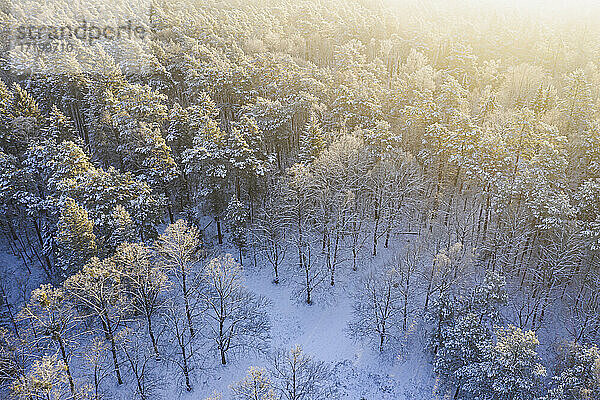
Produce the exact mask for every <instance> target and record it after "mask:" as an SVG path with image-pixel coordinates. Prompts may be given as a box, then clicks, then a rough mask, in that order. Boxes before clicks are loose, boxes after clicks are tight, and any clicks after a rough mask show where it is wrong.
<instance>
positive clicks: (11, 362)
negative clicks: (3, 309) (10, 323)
mask: <svg viewBox="0 0 600 400" xmlns="http://www.w3.org/2000/svg"><path fill="white" fill-rule="evenodd" d="M22 344H23V343H21V341H20V340H19V339H18V338H17V337H15V336H14V335H12V334H11V333H10V332H9V331H8V330H7V329H5V328H3V327H0V394H4V395H7V396H8V391H9V388H10V386H11V384H12V383H13V381H14V380H15V379H17V378H18V377H19V376H21V375H22V373H23V371H24V369H25V366H24V363H23V359H22V356H21V354H22Z"/></svg>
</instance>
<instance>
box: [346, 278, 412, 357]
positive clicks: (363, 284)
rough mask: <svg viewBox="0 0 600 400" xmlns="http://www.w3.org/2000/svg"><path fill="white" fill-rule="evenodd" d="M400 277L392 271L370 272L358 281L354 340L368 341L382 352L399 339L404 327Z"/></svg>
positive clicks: (354, 315)
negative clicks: (390, 343) (391, 342)
mask: <svg viewBox="0 0 600 400" xmlns="http://www.w3.org/2000/svg"><path fill="white" fill-rule="evenodd" d="M400 284H401V276H400V275H399V274H398V272H397V271H396V270H394V269H393V268H390V269H387V270H384V271H371V272H368V273H367V274H366V275H365V276H363V277H362V278H361V279H360V280H359V285H358V288H357V293H356V300H355V303H354V306H353V308H354V310H353V320H352V322H350V323H349V326H348V327H349V330H350V333H351V335H352V336H353V337H355V338H360V339H369V340H370V341H372V342H374V343H376V345H377V348H378V349H379V351H380V352H381V351H383V350H384V348H385V345H386V344H388V343H389V342H390V341H392V340H394V339H397V338H398V335H399V328H401V326H402V318H403V313H402V310H403V302H404V298H403V297H402V294H401V293H400V292H399V291H398V290H397V288H398V286H400Z"/></svg>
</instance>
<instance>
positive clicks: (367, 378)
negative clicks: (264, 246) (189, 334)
mask: <svg viewBox="0 0 600 400" xmlns="http://www.w3.org/2000/svg"><path fill="white" fill-rule="evenodd" d="M232 254H236V253H235V252H232ZM390 255H391V251H389V250H388V249H382V250H381V251H380V254H379V256H378V257H376V258H375V259H373V260H372V259H371V257H365V259H364V260H363V261H362V262H361V267H362V269H363V270H364V269H367V268H370V267H371V266H373V264H380V263H383V262H385V260H387V259H388V258H389V257H390ZM245 264H248V266H247V267H246V269H245V275H246V285H247V287H248V289H249V290H250V291H252V292H254V293H256V294H260V295H263V296H265V297H267V298H268V299H269V300H270V301H271V308H272V310H271V313H270V315H271V323H272V330H271V336H272V348H274V349H275V348H283V349H288V350H289V349H290V348H291V347H292V346H293V345H296V344H299V345H301V346H302V348H303V350H304V351H305V352H306V353H307V354H310V355H311V356H313V357H314V358H316V359H319V360H321V361H324V362H327V363H329V365H330V367H331V368H332V371H333V374H332V375H333V376H332V377H331V381H332V383H333V385H334V387H335V388H336V389H337V393H336V397H335V398H339V399H353V400H354V399H356V400H363V399H364V400H387V399H390V400H392V399H393V400H404V399H406V400H409V399H411V400H412V399H415V400H416V399H419V400H429V399H434V398H437V397H436V396H435V395H433V390H434V387H435V382H434V380H433V378H432V373H431V366H430V363H429V361H428V360H427V359H426V355H425V354H424V353H423V349H424V345H423V343H422V340H421V339H420V338H419V337H418V336H417V334H416V333H415V334H413V335H411V336H408V337H407V338H406V340H405V343H403V346H402V347H401V348H399V349H396V350H394V351H390V352H389V353H388V354H385V355H384V356H382V355H380V354H379V353H378V352H377V351H376V350H374V349H373V348H372V346H371V345H370V344H367V343H361V342H356V341H354V340H352V339H351V338H350V336H349V335H348V333H347V331H346V329H347V324H348V322H349V321H350V320H351V319H352V303H353V300H352V292H353V285H354V283H355V281H356V279H357V278H358V277H359V276H360V271H359V272H354V271H351V268H349V267H348V266H342V267H341V268H340V270H339V272H338V276H337V283H336V286H335V288H330V287H329V286H328V285H326V291H325V292H324V293H322V294H321V295H320V296H318V297H317V298H316V300H315V303H314V304H313V305H307V304H306V303H304V302H303V301H302V300H297V298H296V297H297V296H296V295H295V288H294V283H293V277H291V276H290V274H291V271H290V270H291V269H292V268H293V267H292V266H288V268H283V270H284V272H283V273H282V274H281V275H282V277H283V279H282V282H281V283H280V284H278V285H276V284H273V283H272V282H271V280H272V274H271V271H270V270H269V268H268V267H267V266H266V265H265V264H264V263H261V262H260V260H259V261H258V263H257V265H258V266H259V267H260V266H261V264H262V267H261V268H258V269H255V268H254V267H253V266H252V264H253V263H252V261H250V260H248V261H247V262H245ZM286 269H287V271H285V270H286ZM251 365H255V366H264V367H267V366H268V358H267V357H265V356H257V357H248V358H244V359H241V360H236V362H235V364H233V363H232V365H229V366H227V367H218V370H216V371H215V373H214V376H212V377H211V378H209V379H207V380H206V381H205V384H204V385H203V386H204V387H203V388H197V389H196V390H195V391H194V393H191V394H186V395H184V396H182V397H183V398H184V399H204V398H205V397H207V396H209V395H210V394H212V393H213V391H217V392H220V393H223V394H224V397H223V398H224V399H228V398H229V397H228V395H229V393H230V390H229V385H230V384H231V383H233V382H236V381H239V380H241V379H242V378H243V377H244V376H245V375H246V370H247V369H248V367H249V366H251ZM440 398H441V396H440Z"/></svg>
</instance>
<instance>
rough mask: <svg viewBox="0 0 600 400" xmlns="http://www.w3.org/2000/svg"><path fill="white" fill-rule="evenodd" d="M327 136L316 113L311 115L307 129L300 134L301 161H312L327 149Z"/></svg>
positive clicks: (299, 155) (299, 156)
mask: <svg viewBox="0 0 600 400" xmlns="http://www.w3.org/2000/svg"><path fill="white" fill-rule="evenodd" d="M326 145H327V143H326V138H325V134H324V133H323V130H322V129H321V125H320V124H319V121H318V120H317V118H316V116H315V115H314V114H312V115H311V117H310V120H309V123H308V124H307V126H306V129H305V130H304V131H303V132H302V133H301V135H300V152H299V154H298V158H299V159H300V162H303V163H311V162H312V161H314V160H315V159H316V158H317V157H318V156H319V155H321V153H322V152H323V150H325V146H326Z"/></svg>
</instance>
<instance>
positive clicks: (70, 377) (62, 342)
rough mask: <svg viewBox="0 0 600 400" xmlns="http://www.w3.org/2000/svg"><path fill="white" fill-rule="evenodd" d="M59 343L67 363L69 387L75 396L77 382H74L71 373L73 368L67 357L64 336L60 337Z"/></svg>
mask: <svg viewBox="0 0 600 400" xmlns="http://www.w3.org/2000/svg"><path fill="white" fill-rule="evenodd" d="M58 344H59V346H60V355H61V356H62V359H63V362H64V363H65V369H66V370H67V377H68V378H69V387H70V389H71V394H72V395H73V396H75V382H73V376H72V375H71V368H70V367H69V360H68V359H67V351H66V350H65V343H64V341H63V338H62V337H60V336H59V337H58Z"/></svg>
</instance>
